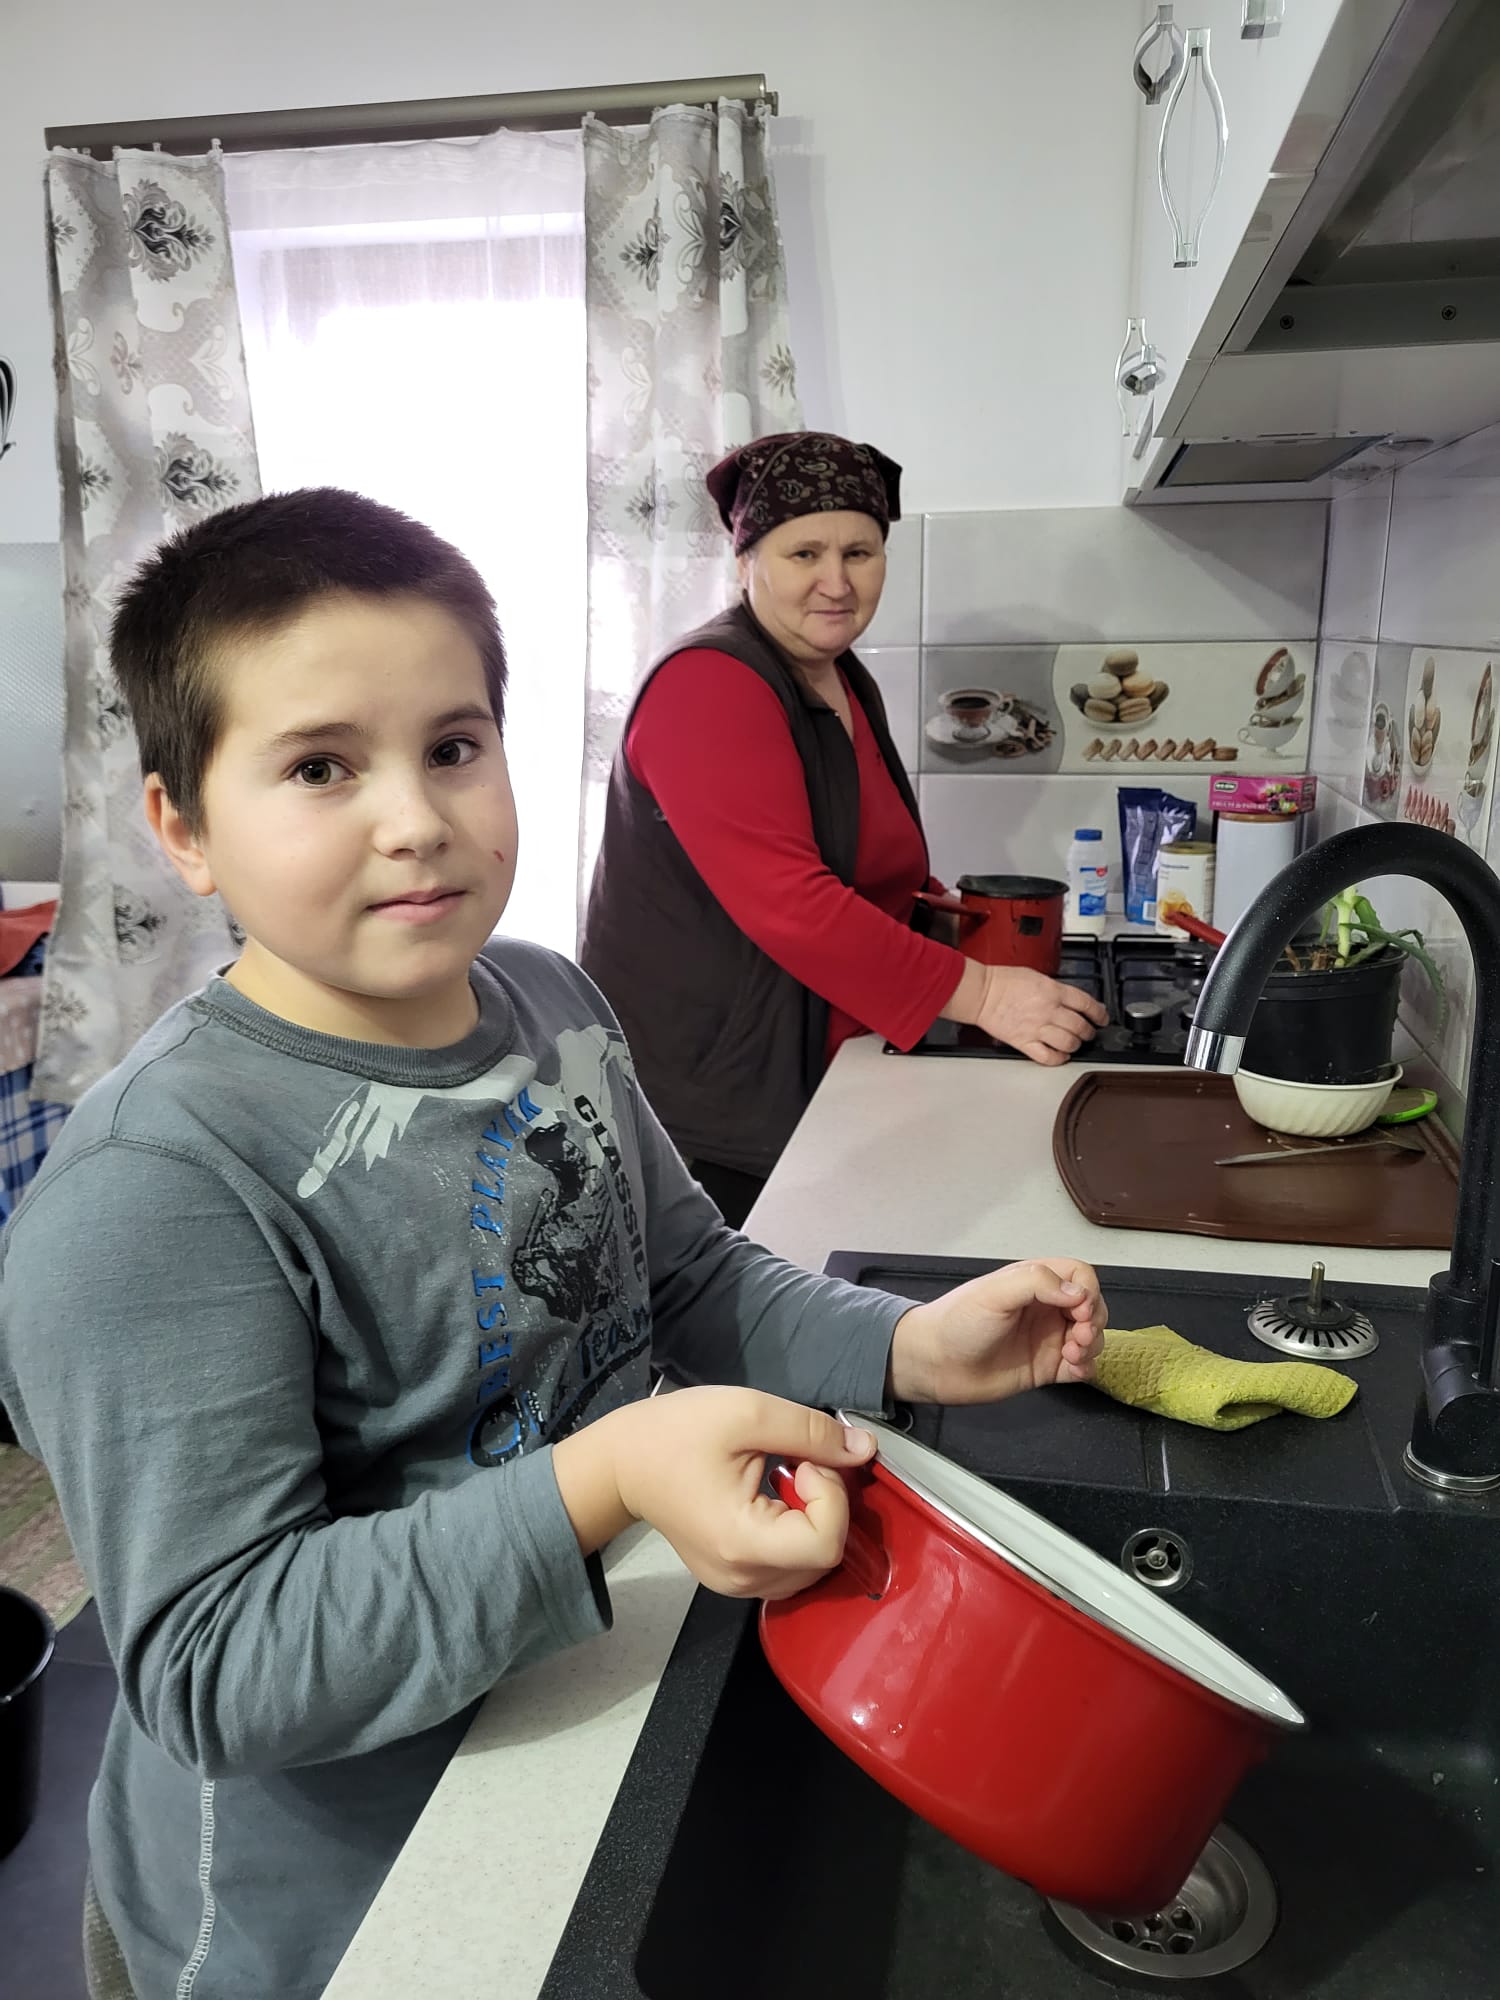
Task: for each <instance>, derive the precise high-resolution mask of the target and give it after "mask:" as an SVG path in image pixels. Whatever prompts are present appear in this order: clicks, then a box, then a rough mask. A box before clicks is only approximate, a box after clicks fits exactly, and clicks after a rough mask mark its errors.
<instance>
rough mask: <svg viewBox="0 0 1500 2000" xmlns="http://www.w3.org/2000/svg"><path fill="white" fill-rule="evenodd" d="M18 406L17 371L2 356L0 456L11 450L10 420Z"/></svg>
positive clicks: (0, 372) (0, 371)
mask: <svg viewBox="0 0 1500 2000" xmlns="http://www.w3.org/2000/svg"><path fill="white" fill-rule="evenodd" d="M15 407H16V371H15V369H14V368H12V367H11V365H10V363H9V362H8V361H6V360H5V359H3V358H0V458H4V456H5V454H6V453H7V452H8V451H9V450H10V448H11V444H12V442H13V440H12V438H11V435H10V420H11V417H12V415H13V414H14V411H15Z"/></svg>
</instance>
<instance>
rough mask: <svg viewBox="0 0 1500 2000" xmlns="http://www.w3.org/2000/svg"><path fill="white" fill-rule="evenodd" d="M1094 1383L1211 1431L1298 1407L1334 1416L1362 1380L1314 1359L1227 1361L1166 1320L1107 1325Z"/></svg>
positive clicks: (1304, 1412)
mask: <svg viewBox="0 0 1500 2000" xmlns="http://www.w3.org/2000/svg"><path fill="white" fill-rule="evenodd" d="M1102 1346H1103V1352H1102V1353H1101V1354H1100V1356H1099V1364H1098V1370H1097V1373H1096V1375H1095V1377H1094V1383H1095V1387H1096V1388H1099V1389H1102V1390H1103V1391H1104V1393H1105V1395H1106V1396H1112V1397H1113V1398H1114V1400H1115V1401H1116V1402H1117V1403H1128V1404H1129V1405H1130V1407H1131V1408H1132V1409H1134V1410H1153V1411H1155V1413H1156V1415H1157V1416H1159V1417H1175V1418H1176V1419H1177V1421H1178V1422H1179V1423H1184V1424H1200V1425H1201V1426H1202V1427H1203V1429H1205V1430H1210V1431H1242V1430H1243V1429H1244V1428H1245V1426H1246V1425H1247V1424H1258V1423H1259V1422H1260V1420H1261V1418H1262V1417H1275V1416H1279V1415H1280V1414H1281V1412H1282V1411H1283V1410H1294V1411H1295V1412H1296V1413H1297V1415H1298V1416H1302V1417H1336V1416H1337V1415H1338V1413H1339V1411H1340V1410H1342V1409H1344V1408H1345V1407H1346V1406H1347V1405H1348V1404H1349V1403H1350V1402H1351V1401H1352V1400H1353V1399H1354V1397H1355V1396H1356V1395H1357V1394H1358V1387H1359V1385H1358V1384H1357V1383H1355V1382H1351V1381H1350V1380H1349V1377H1348V1376H1347V1375H1341V1374H1340V1373H1339V1372H1338V1370H1337V1369H1336V1368H1324V1367H1322V1366H1321V1365H1320V1364H1319V1363H1318V1362H1316V1361H1229V1360H1226V1359H1225V1357H1224V1356H1223V1355H1222V1354H1211V1353H1210V1352H1209V1351H1208V1349H1207V1348H1206V1347H1195V1346H1194V1345H1193V1343H1192V1342H1191V1341H1190V1340H1184V1339H1183V1337H1182V1335H1181V1334H1180V1333H1173V1331H1172V1329H1171V1328H1170V1327H1169V1326H1143V1327H1141V1328H1139V1329H1138V1330H1137V1331H1136V1332H1134V1333H1116V1332H1108V1333H1106V1334H1105V1336H1104V1340H1103V1343H1102Z"/></svg>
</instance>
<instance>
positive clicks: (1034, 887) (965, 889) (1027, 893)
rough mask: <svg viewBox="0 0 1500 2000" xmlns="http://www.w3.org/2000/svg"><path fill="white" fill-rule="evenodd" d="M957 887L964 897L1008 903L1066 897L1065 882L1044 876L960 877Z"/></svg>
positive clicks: (1035, 901)
mask: <svg viewBox="0 0 1500 2000" xmlns="http://www.w3.org/2000/svg"><path fill="white" fill-rule="evenodd" d="M958 886H959V891H960V893H961V894H963V895H966V896H996V897H1001V898H1003V899H1005V900H1007V901H1010V902H1016V903H1019V902H1027V903H1038V902H1046V901H1047V900H1048V899H1049V898H1050V897H1052V896H1066V895H1067V893H1068V885H1067V883H1066V882H1053V881H1051V880H1049V878H1048V877H1047V876H1045V875H960V876H959V878H958Z"/></svg>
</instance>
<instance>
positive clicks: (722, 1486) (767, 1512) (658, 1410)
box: [553, 1388, 875, 1598]
mask: <svg viewBox="0 0 1500 2000" xmlns="http://www.w3.org/2000/svg"><path fill="white" fill-rule="evenodd" d="M874 1449H875V1440H874V1439H873V1438H872V1437H871V1436H870V1433H869V1432H868V1431H855V1430H845V1428H844V1427H843V1425H842V1424H840V1423H839V1422H838V1420H837V1419H836V1418H834V1417H830V1416H826V1415H824V1413H823V1412H822V1411H820V1410H810V1409H805V1408H804V1407H803V1406H802V1405H801V1404H800V1403H788V1402H784V1401H783V1400H782V1399H781V1398H780V1397H779V1396H767V1395H763V1394H762V1393H761V1392H760V1391H759V1390H758V1389H724V1388H700V1389H679V1390H676V1391H674V1392H673V1393H672V1394H670V1395H663V1396H653V1397H651V1398H650V1399H649V1401H646V1402H642V1403H632V1404H630V1405H629V1406H628V1407H627V1408H625V1409H623V1410H614V1411H612V1412H611V1413H610V1414H609V1415H608V1416H607V1417H601V1418H600V1419H599V1421H598V1422H597V1423H595V1424H590V1425H589V1426H588V1428H587V1429H586V1430H582V1431H577V1432H575V1433H574V1435H573V1436H572V1437H568V1438H564V1439H562V1440H561V1441H560V1442H559V1443H558V1444H556V1445H554V1446H553V1464H554V1467H555V1469H556V1473H557V1483H558V1487H559V1489H560V1490H561V1493H562V1497H563V1504H564V1506H565V1507H566V1508H567V1510H568V1514H569V1517H570V1519H571V1520H572V1522H573V1526H574V1529H575V1530H576V1532H577V1534H578V1539H579V1543H580V1546H581V1547H582V1548H583V1550H584V1553H585V1554H588V1553H590V1552H591V1551H592V1550H593V1549H596V1548H598V1547H600V1546H601V1545H602V1543H604V1542H606V1541H608V1540H611V1539H612V1538H613V1536H614V1535H616V1534H618V1533H620V1532H621V1530H622V1529H623V1528H624V1527H625V1526H626V1525H627V1524H628V1523H629V1522H630V1521H633V1520H634V1521H649V1522H650V1524H651V1525H652V1527H653V1528H655V1529H656V1530H657V1531H658V1532H659V1533H660V1534H662V1535H664V1536H665V1537H666V1539H667V1540H668V1541H669V1542H670V1543H671V1544H672V1546H673V1548H674V1549H675V1550H676V1551H677V1553H678V1555H679V1556H681V1558H682V1560H683V1562H684V1563H685V1564H686V1565H687V1567H688V1568H689V1569H690V1570H691V1571H692V1572H693V1575H694V1576H696V1577H697V1578H698V1580H699V1582H700V1583H705V1584H707V1585H708V1587H709V1589H710V1590H717V1591H719V1592H721V1593H722V1594H723V1595H724V1596H726V1597H771V1598H778V1597H790V1596H792V1595H793V1594H794V1593H795V1592H796V1591H799V1590H802V1589H805V1588H806V1586H807V1585H808V1584H810V1583H813V1582H815V1581H816V1580H817V1578H818V1577H820V1576H822V1575H824V1574H825V1573H826V1572H827V1571H828V1570H830V1569H833V1568H835V1567H836V1566H837V1564H838V1562H839V1561H840V1559H841V1557H842V1556H843V1553H844V1536H845V1534H846V1532H847V1530H848V1526H849V1499H848V1494H847V1492H846V1491H845V1488H844V1482H843V1480H842V1479H841V1478H840V1477H839V1476H838V1473H839V1471H840V1470H843V1469H845V1468H847V1467H852V1466H856V1465H862V1464H863V1463H864V1462H865V1461H866V1459H868V1458H870V1457H871V1456H872V1455H873V1453H874ZM768 1458H773V1459H774V1458H790V1459H796V1460H798V1461H800V1462H799V1464H798V1467H797V1494H798V1497H799V1498H800V1499H801V1500H802V1501H803V1503H804V1509H798V1508H795V1507H788V1506H785V1505H784V1504H783V1503H782V1502H781V1501H780V1500H774V1499H772V1498H771V1497H770V1496H769V1495H767V1494H766V1493H765V1492H763V1491H762V1486H763V1482H764V1478H765V1461H766V1460H767V1459H768ZM823 1468H829V1469H827V1470H825V1469H823Z"/></svg>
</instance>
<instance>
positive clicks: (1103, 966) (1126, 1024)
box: [885, 935, 1210, 1067]
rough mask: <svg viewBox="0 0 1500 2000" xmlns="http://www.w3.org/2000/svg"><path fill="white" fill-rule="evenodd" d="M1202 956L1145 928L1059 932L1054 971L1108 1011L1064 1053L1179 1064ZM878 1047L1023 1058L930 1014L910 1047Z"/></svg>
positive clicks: (1097, 1059)
mask: <svg viewBox="0 0 1500 2000" xmlns="http://www.w3.org/2000/svg"><path fill="white" fill-rule="evenodd" d="M1209 957H1210V954H1209V953H1207V952H1205V951H1204V950H1203V949H1202V947H1201V946H1199V945H1194V944H1192V943H1189V942H1183V943H1181V944H1178V943H1176V942H1175V941H1174V940H1173V939H1172V938H1164V937H1155V936H1151V935H1142V936H1138V937H1128V936H1127V937H1115V938H1091V937H1070V938H1064V939H1063V952H1062V967H1061V970H1060V971H1059V973H1058V975H1057V976H1058V978H1059V979H1060V980H1062V982H1063V984H1064V985H1066V986H1077V987H1079V988H1080V989H1081V990H1082V991H1083V992H1085V993H1087V994H1089V995H1090V996H1091V997H1092V998H1093V999H1095V1000H1102V1001H1103V1002H1104V1005H1105V1007H1106V1008H1107V1009H1108V1010H1109V1026H1108V1027H1107V1028H1101V1029H1100V1030H1099V1032H1098V1034H1097V1035H1095V1037H1094V1039H1093V1041H1091V1042H1087V1043H1085V1044H1084V1046H1083V1048H1081V1049H1080V1050H1079V1052H1078V1054H1077V1055H1076V1056H1074V1057H1073V1058H1072V1060H1073V1061H1074V1062H1082V1063H1132V1064H1155V1065H1158V1066H1162V1067H1166V1066H1169V1065H1171V1066H1176V1067H1180V1066H1181V1063H1182V1058H1183V1053H1184V1051H1185V1050H1186V1048H1187V1024H1188V1021H1189V1020H1190V1019H1191V1017H1192V1012H1193V1007H1194V1004H1195V1002H1196V1001H1197V997H1198V989H1199V988H1200V987H1201V986H1202V984H1203V980H1204V977H1205V975H1206V973H1207V971H1208V961H1209ZM885 1052H886V1054H887V1055H914V1056H1000V1057H1003V1058H1008V1059H1010V1060H1011V1061H1018V1060H1019V1061H1024V1060H1025V1058H1024V1057H1023V1056H1022V1055H1021V1052H1020V1050H1019V1049H1013V1048H1010V1047H1009V1046H1008V1045H1007V1044H1006V1043H1004V1042H997V1041H994V1040H993V1039H992V1038H991V1037H990V1036H989V1035H987V1034H985V1033H984V1031H983V1029H981V1028H970V1027H965V1026H963V1025H962V1024H961V1023H960V1022H957V1021H935V1022H934V1023H933V1025H932V1027H931V1028H930V1029H929V1030H928V1031H927V1033H926V1034H925V1035H924V1036H923V1037H922V1039H921V1041H920V1042H918V1043H917V1045H916V1047H915V1048H913V1049H898V1048H897V1047H896V1046H895V1044H894V1043H893V1042H887V1043H886V1045H885Z"/></svg>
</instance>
